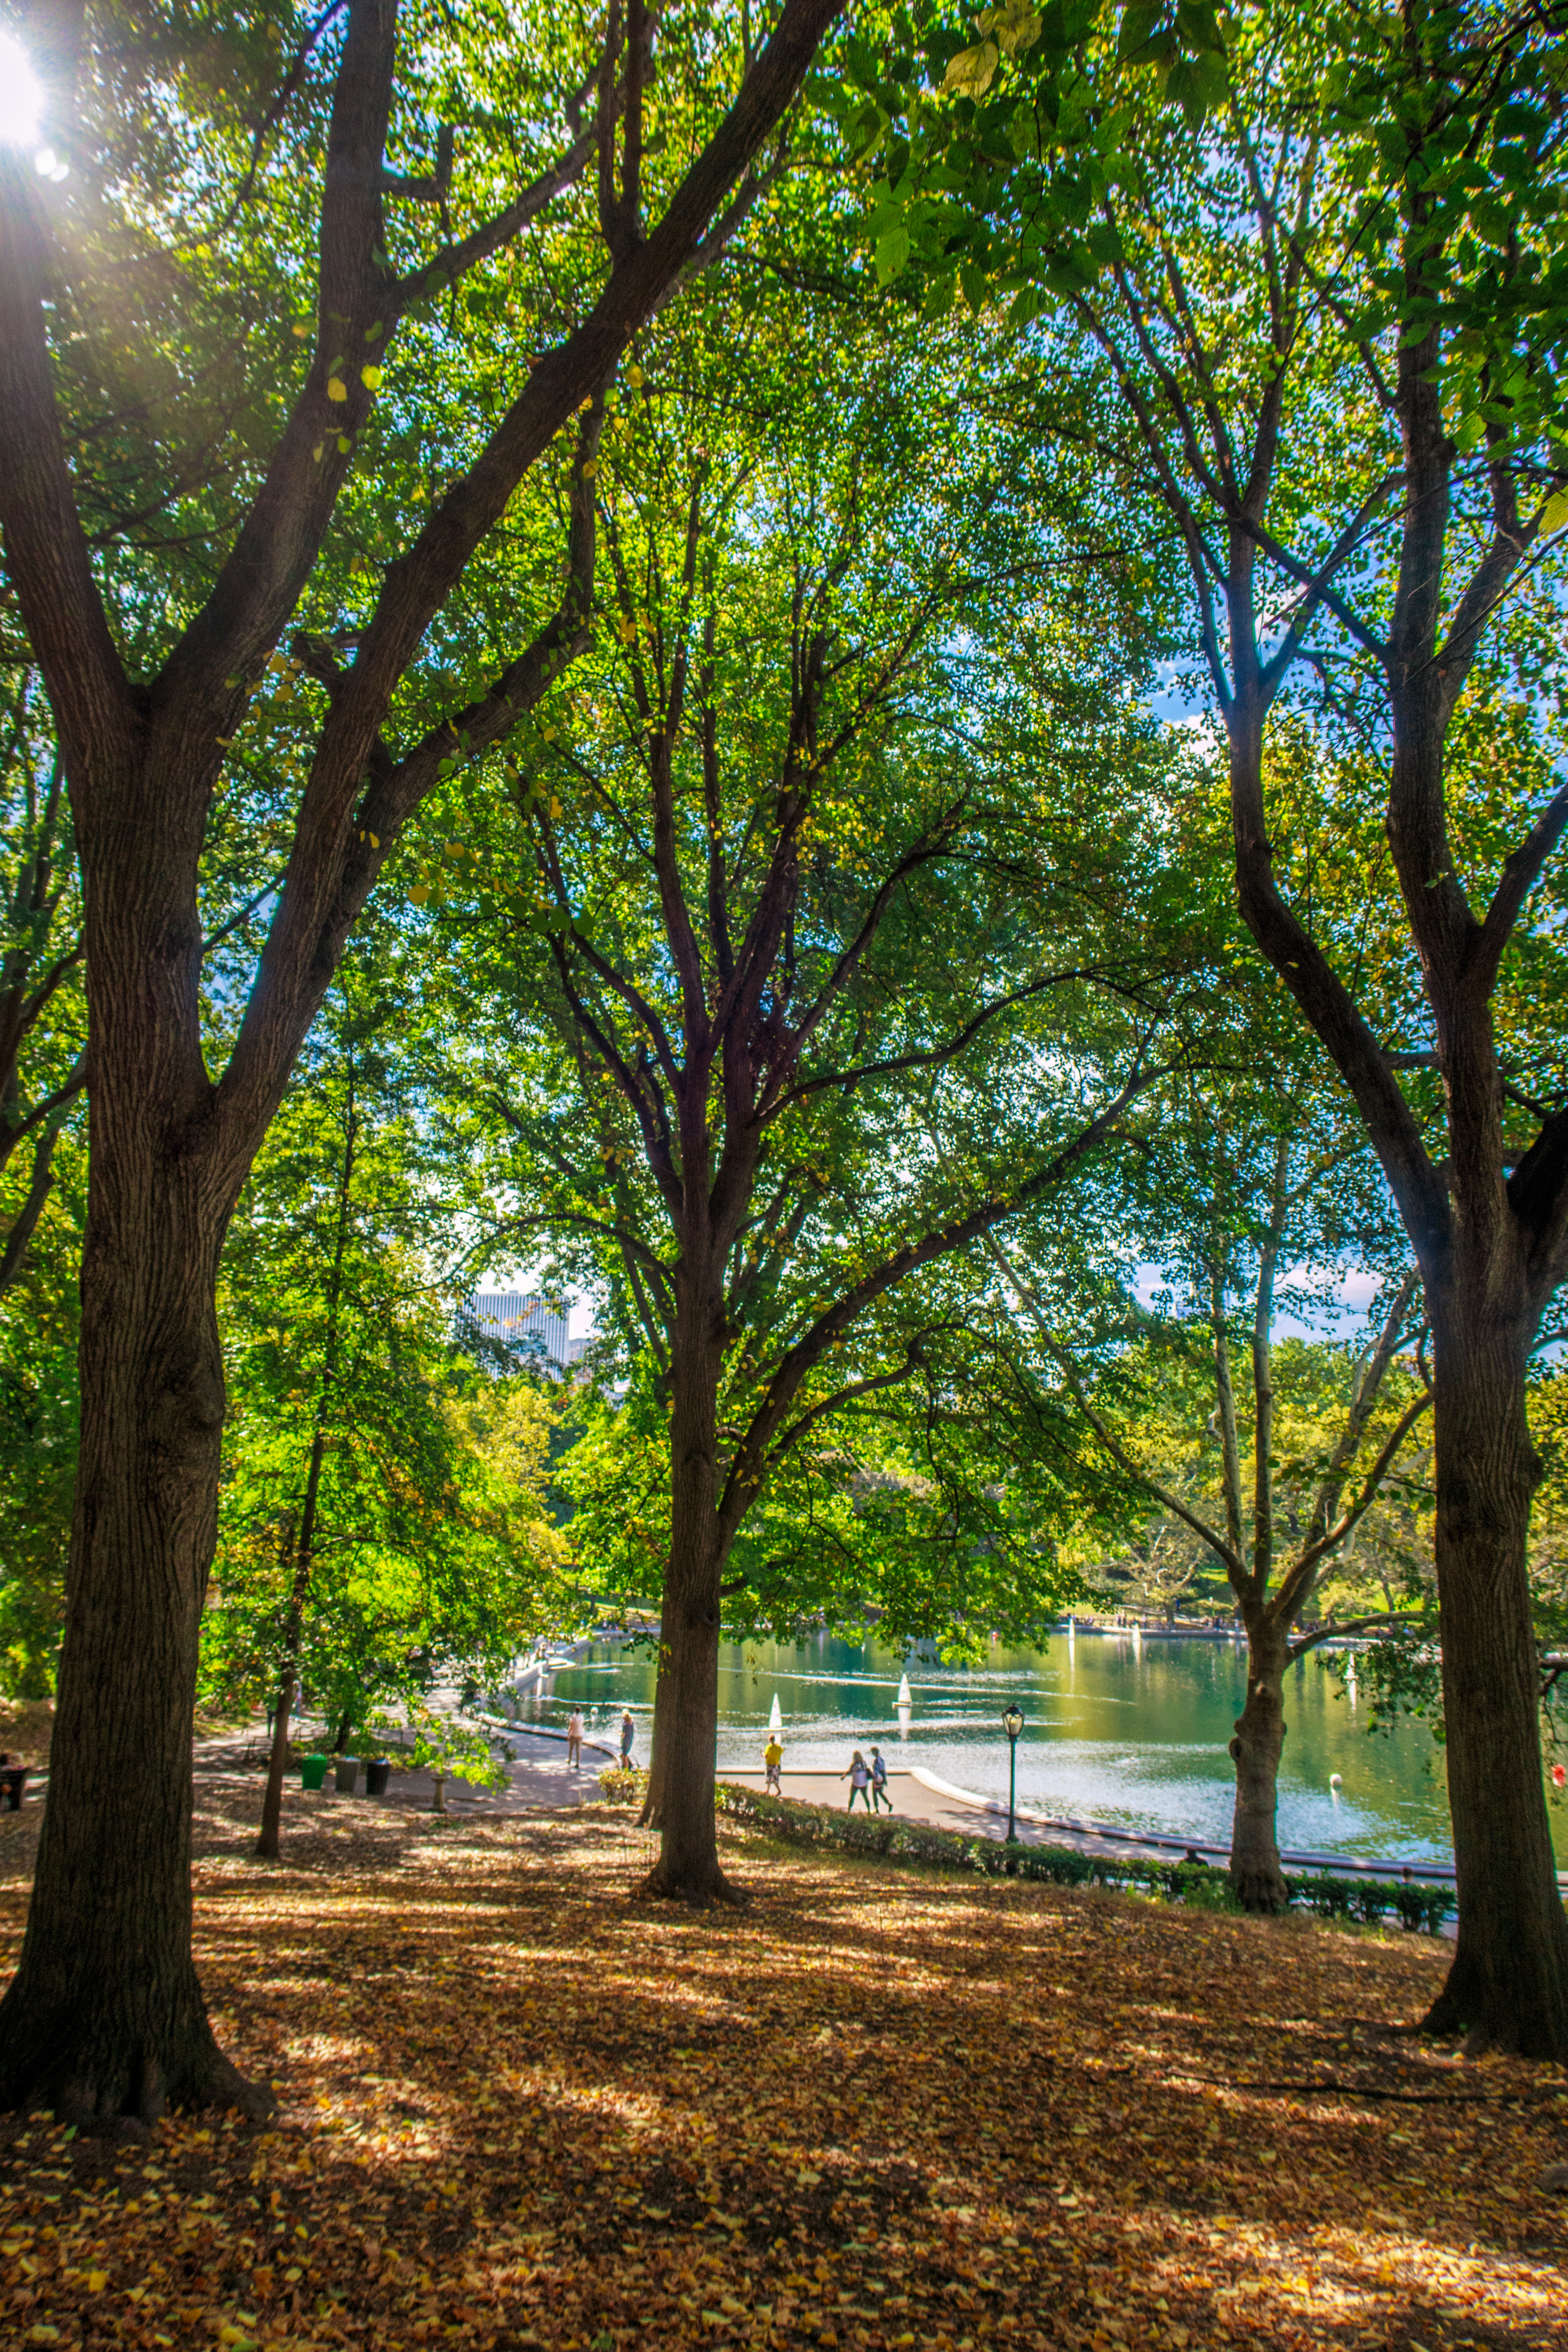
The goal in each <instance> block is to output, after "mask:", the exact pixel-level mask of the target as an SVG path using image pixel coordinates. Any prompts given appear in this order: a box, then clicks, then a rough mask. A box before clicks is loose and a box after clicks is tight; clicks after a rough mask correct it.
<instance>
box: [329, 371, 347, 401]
mask: <svg viewBox="0 0 1568 2352" xmlns="http://www.w3.org/2000/svg"><path fill="white" fill-rule="evenodd" d="M348 396H349V388H348V386H347V384H346V383H344V382H343V380H342V376H341V375H330V376H329V377H328V378H327V398H328V399H329V400H346V399H347V398H348Z"/></svg>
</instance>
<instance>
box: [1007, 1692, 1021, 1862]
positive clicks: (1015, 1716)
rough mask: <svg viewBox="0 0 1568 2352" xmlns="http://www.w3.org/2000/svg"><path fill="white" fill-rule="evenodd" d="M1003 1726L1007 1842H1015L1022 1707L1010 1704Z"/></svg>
mask: <svg viewBox="0 0 1568 2352" xmlns="http://www.w3.org/2000/svg"><path fill="white" fill-rule="evenodd" d="M1002 1728H1003V1730H1004V1731H1005V1733H1006V1735H1007V1739H1008V1748H1007V1843H1008V1844H1009V1845H1011V1844H1012V1843H1013V1811H1014V1807H1015V1806H1016V1803H1017V1799H1018V1734H1019V1733H1020V1731H1022V1729H1023V1728H1024V1717H1023V1713H1022V1711H1021V1709H1019V1708H1018V1707H1016V1706H1010V1707H1009V1708H1008V1709H1007V1712H1006V1714H1005V1716H1004V1717H1002Z"/></svg>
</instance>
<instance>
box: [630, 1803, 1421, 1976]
mask: <svg viewBox="0 0 1568 2352" xmlns="http://www.w3.org/2000/svg"><path fill="white" fill-rule="evenodd" d="M632 1777H636V1778H637V1780H639V1781H640V1780H642V1779H643V1778H645V1777H646V1776H644V1775H641V1774H638V1775H636V1776H632V1775H620V1774H613V1773H608V1772H604V1773H601V1774H600V1776H599V1778H600V1780H601V1783H603V1784H605V1786H606V1787H607V1785H608V1783H609V1781H610V1780H613V1779H620V1778H628V1779H629V1778H632ZM639 1795H640V1790H639ZM628 1801H629V1800H628ZM718 1805H719V1810H720V1811H721V1812H722V1813H727V1814H728V1815H729V1816H730V1818H731V1820H733V1821H739V1822H745V1823H746V1824H747V1825H748V1826H749V1827H751V1828H752V1829H760V1830H765V1831H767V1832H768V1833H769V1834H770V1835H771V1836H773V1837H778V1838H784V1839H787V1840H788V1841H789V1842H790V1843H792V1844H795V1845H808V1846H825V1847H829V1848H831V1849H833V1850H834V1851H835V1852H837V1853H851V1854H860V1855H864V1856H866V1857H868V1858H873V1859H876V1860H879V1861H884V1862H906V1863H908V1862H914V1863H926V1864H931V1865H932V1866H933V1867H935V1868H938V1869H943V1870H972V1871H975V1872H978V1873H980V1874H982V1875H984V1876H985V1877H987V1878H999V1877H1008V1878H1025V1879H1034V1880H1037V1881H1041V1882H1044V1883H1045V1884H1047V1885H1052V1886H1108V1887H1120V1888H1122V1889H1124V1890H1126V1891H1129V1892H1140V1893H1143V1894H1150V1895H1163V1896H1164V1898H1165V1899H1166V1901H1167V1902H1172V1903H1180V1904H1183V1905H1184V1906H1186V1907H1187V1908H1188V1909H1190V1910H1200V1911H1235V1910H1237V1908H1238V1906H1237V1901H1236V1898H1235V1896H1234V1895H1232V1893H1231V1891H1230V1887H1229V1885H1228V1883H1227V1881H1226V1874H1225V1872H1224V1871H1223V1870H1215V1869H1212V1868H1211V1867H1210V1866H1209V1864H1207V1863H1201V1862H1200V1863H1191V1862H1175V1863H1171V1862H1156V1861H1152V1860H1151V1859H1149V1858H1148V1857H1146V1856H1144V1855H1141V1854H1111V1853H1083V1852H1081V1851H1080V1850H1079V1848H1078V1847H1077V1846H1059V1845H1058V1846H1052V1845H1023V1844H1020V1843H1016V1842H1015V1843H1012V1844H1009V1843H1006V1841H1005V1840H1003V1839H999V1838H990V1837H984V1836H978V1835H974V1834H972V1833H966V1832H963V1831H962V1830H939V1829H933V1828H931V1826H930V1824H929V1823H927V1822H908V1821H903V1820H900V1819H898V1818H896V1817H895V1818H889V1816H887V1815H878V1814H870V1815H867V1814H865V1813H841V1812H839V1811H837V1809H836V1808H834V1807H832V1806H829V1805H807V1804H802V1803H800V1802H799V1801H797V1800H795V1798H792V1797H771V1796H768V1795H766V1794H764V1793H763V1791H761V1790H756V1789H747V1788H741V1787H738V1786H737V1785H735V1784H734V1783H733V1782H731V1781H721V1783H720V1785H719V1790H718ZM1285 1885H1286V1891H1287V1893H1288V1894H1289V1899H1290V1901H1291V1903H1292V1904H1293V1905H1295V1904H1300V1906H1302V1907H1303V1908H1304V1909H1306V1910H1309V1911H1313V1912H1316V1913H1318V1914H1319V1915H1320V1916H1323V1917H1326V1918H1330V1919H1350V1918H1354V1919H1361V1920H1364V1921H1367V1922H1368V1923H1369V1924H1375V1923H1376V1922H1378V1921H1380V1920H1382V1919H1383V1918H1384V1917H1385V1916H1387V1914H1388V1913H1390V1912H1392V1913H1393V1914H1394V1916H1395V1917H1396V1918H1397V1919H1399V1920H1400V1921H1401V1922H1402V1923H1403V1924H1404V1926H1405V1927H1411V1928H1415V1927H1424V1928H1425V1929H1426V1932H1427V1934H1428V1935H1436V1932H1437V1929H1438V1928H1439V1927H1441V1926H1442V1923H1443V1921H1444V1920H1445V1919H1446V1918H1447V1916H1448V1914H1449V1912H1450V1911H1452V1909H1453V1907H1454V1895H1453V1889H1452V1888H1451V1887H1448V1886H1426V1885H1415V1884H1414V1883H1413V1882H1410V1881H1405V1880H1401V1879H1388V1878H1359V1877H1358V1878H1336V1877H1334V1876H1333V1875H1332V1874H1331V1873H1328V1872H1319V1871H1314V1872H1312V1873H1310V1874H1299V1873H1294V1872H1288V1873H1287V1874H1286V1878H1285Z"/></svg>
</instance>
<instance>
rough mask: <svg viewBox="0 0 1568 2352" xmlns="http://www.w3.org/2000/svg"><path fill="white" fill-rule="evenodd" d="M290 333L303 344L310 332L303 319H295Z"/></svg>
mask: <svg viewBox="0 0 1568 2352" xmlns="http://www.w3.org/2000/svg"><path fill="white" fill-rule="evenodd" d="M291 331H292V332H293V333H294V334H296V335H298V336H299V338H300V341H301V342H304V341H306V340H307V338H308V337H309V335H310V327H309V326H308V324H307V323H306V321H305V320H303V319H296V320H295V321H294V325H293V328H292V330H291Z"/></svg>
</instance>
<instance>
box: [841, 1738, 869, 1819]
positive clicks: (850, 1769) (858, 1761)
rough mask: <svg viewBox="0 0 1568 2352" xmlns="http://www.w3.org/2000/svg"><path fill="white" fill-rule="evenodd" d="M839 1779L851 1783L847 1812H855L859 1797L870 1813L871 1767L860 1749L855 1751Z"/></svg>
mask: <svg viewBox="0 0 1568 2352" xmlns="http://www.w3.org/2000/svg"><path fill="white" fill-rule="evenodd" d="M838 1777H839V1779H840V1780H847V1781H848V1783H849V1802H848V1804H847V1806H846V1808H845V1811H847V1812H851V1813H852V1812H853V1811H854V1810H855V1800H856V1798H857V1797H859V1798H860V1800H861V1801H862V1802H863V1803H864V1805H865V1808H866V1811H868V1812H869V1811H870V1810H871V1772H870V1767H869V1766H868V1764H867V1761H866V1759H865V1758H864V1757H863V1756H862V1755H861V1753H860V1750H859V1749H858V1748H857V1749H856V1750H855V1753H854V1755H853V1756H852V1757H851V1758H850V1759H849V1761H848V1763H847V1765H846V1767H845V1769H844V1770H843V1771H842V1772H840V1774H839V1775H838Z"/></svg>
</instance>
